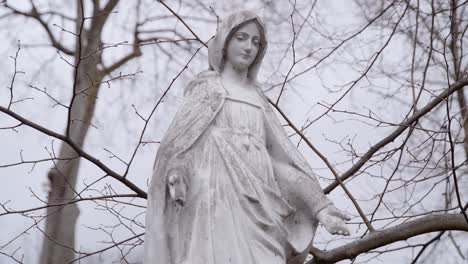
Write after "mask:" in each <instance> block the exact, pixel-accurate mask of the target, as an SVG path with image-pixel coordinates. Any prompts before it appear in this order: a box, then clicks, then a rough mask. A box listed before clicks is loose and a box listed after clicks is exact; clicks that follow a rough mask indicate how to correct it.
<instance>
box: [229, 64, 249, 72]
mask: <svg viewBox="0 0 468 264" xmlns="http://www.w3.org/2000/svg"><path fill="white" fill-rule="evenodd" d="M232 67H233V68H234V70H236V71H245V70H247V69H248V68H249V64H247V63H242V62H238V63H233V64H232Z"/></svg>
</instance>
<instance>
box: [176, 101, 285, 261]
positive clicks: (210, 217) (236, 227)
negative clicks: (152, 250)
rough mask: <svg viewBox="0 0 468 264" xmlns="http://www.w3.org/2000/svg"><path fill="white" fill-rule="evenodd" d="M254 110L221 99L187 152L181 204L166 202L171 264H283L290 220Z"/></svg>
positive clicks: (262, 121) (260, 115) (254, 106)
mask: <svg viewBox="0 0 468 264" xmlns="http://www.w3.org/2000/svg"><path fill="white" fill-rule="evenodd" d="M266 133H267V132H266V129H265V118H264V116H263V111H262V109H261V106H260V105H259V104H256V103H254V102H249V101H246V100H244V99H238V98H232V97H228V98H227V99H226V101H225V103H224V105H223V107H222V108H221V110H220V111H219V113H218V114H217V116H216V117H215V119H214V120H213V121H212V123H211V124H210V126H209V128H208V129H207V130H206V131H205V132H204V133H203V135H202V136H201V137H200V138H199V139H198V140H197V142H196V143H195V145H193V146H192V148H190V150H188V153H186V155H190V156H191V158H190V159H188V160H190V162H191V164H186V166H187V167H188V168H190V170H188V171H190V173H189V175H188V177H187V180H188V182H187V186H188V192H187V197H186V204H185V205H184V206H180V205H177V204H176V203H174V202H172V203H170V204H169V206H168V208H167V210H168V211H167V212H168V213H169V215H171V217H169V218H167V219H170V221H171V223H170V224H169V225H167V226H169V229H170V230H168V231H169V234H170V235H169V251H170V252H171V259H172V261H173V262H172V263H183V264H189V263H190V264H224V263H236V264H256V263H269V264H285V263H286V256H285V254H286V252H285V248H286V243H287V242H286V240H287V231H286V230H285V228H284V225H283V222H282V221H283V218H284V217H286V216H288V215H289V214H290V213H292V212H293V210H292V209H291V207H290V205H289V204H288V203H287V202H286V201H284V200H283V199H282V198H281V194H280V189H279V186H278V183H277V181H276V179H275V175H274V173H273V167H272V160H271V158H270V155H269V153H268V151H267V147H266V146H267V142H265V141H266V138H267V136H266Z"/></svg>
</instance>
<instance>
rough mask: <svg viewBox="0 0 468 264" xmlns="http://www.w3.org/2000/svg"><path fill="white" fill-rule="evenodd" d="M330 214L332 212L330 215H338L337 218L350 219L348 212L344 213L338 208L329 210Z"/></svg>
mask: <svg viewBox="0 0 468 264" xmlns="http://www.w3.org/2000/svg"><path fill="white" fill-rule="evenodd" d="M330 214H332V215H334V216H336V217H339V218H341V219H343V220H345V221H349V220H351V217H350V216H349V215H348V214H346V213H344V212H342V211H340V210H338V209H336V208H334V209H333V210H331V212H330Z"/></svg>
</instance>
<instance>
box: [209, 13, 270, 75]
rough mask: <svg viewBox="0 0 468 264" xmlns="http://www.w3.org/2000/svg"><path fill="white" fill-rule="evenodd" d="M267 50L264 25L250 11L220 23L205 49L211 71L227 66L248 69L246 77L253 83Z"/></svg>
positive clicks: (234, 15) (233, 15)
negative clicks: (206, 49)
mask: <svg viewBox="0 0 468 264" xmlns="http://www.w3.org/2000/svg"><path fill="white" fill-rule="evenodd" d="M266 48H267V42H266V36H265V26H264V25H263V22H262V21H261V19H260V18H259V17H258V16H257V15H256V14H254V13H252V12H250V11H241V12H237V13H234V14H231V15H230V16H228V17H227V18H226V19H224V20H222V22H221V25H220V26H219V28H218V31H217V32H216V36H215V38H214V39H213V40H212V41H211V42H210V45H209V47H208V59H209V63H210V69H211V70H214V71H217V72H219V73H221V72H222V71H223V68H224V65H226V63H231V64H232V66H234V67H237V68H240V69H242V68H248V74H247V77H248V78H249V79H250V80H251V81H255V80H256V78H257V74H258V71H259V69H260V65H261V62H262V59H263V57H264V55H265V51H266Z"/></svg>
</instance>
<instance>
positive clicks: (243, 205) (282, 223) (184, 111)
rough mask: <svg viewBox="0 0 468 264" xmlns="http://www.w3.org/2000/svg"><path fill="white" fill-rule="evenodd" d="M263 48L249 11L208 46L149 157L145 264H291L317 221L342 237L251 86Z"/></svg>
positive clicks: (340, 225) (333, 213) (334, 213)
mask: <svg viewBox="0 0 468 264" xmlns="http://www.w3.org/2000/svg"><path fill="white" fill-rule="evenodd" d="M266 48H267V42H266V36H265V27H264V25H263V23H262V21H261V20H260V18H259V17H257V16H256V15H255V14H254V13H252V12H248V11H242V12H238V13H235V14H233V15H231V16H229V17H227V18H226V19H225V20H224V21H223V22H222V24H221V25H220V27H219V29H218V32H217V34H216V36H215V38H214V39H213V40H212V41H211V43H210V46H209V49H208V57H209V64H210V69H209V70H208V71H204V72H202V73H200V74H198V75H197V76H196V77H195V78H194V79H193V80H192V81H191V82H190V83H189V84H188V85H187V87H186V90H185V99H184V103H183V104H182V106H181V107H180V109H179V111H178V112H177V114H176V116H175V118H174V120H173V121H172V123H171V125H170V127H169V129H168V131H167V132H166V135H165V137H164V139H163V140H162V142H161V146H160V148H159V151H158V154H157V156H156V163H155V167H154V174H153V177H152V180H151V184H150V188H149V197H148V211H147V216H146V236H145V260H144V261H145V262H144V263H145V264H153V263H155V264H156V263H157V264H159V263H163V264H225V263H234V264H258V263H268V264H286V263H287V264H293V263H297V264H300V263H303V262H304V260H305V258H306V256H307V253H308V252H309V250H310V247H311V245H312V239H313V237H314V234H315V230H316V228H317V224H318V222H321V223H322V224H323V225H324V226H325V228H326V229H327V230H328V231H329V232H330V233H332V234H342V235H348V234H349V232H348V230H347V228H346V225H345V222H344V220H347V216H346V215H344V214H343V213H342V212H340V211H339V210H338V209H336V208H335V207H334V206H333V204H332V202H331V201H330V200H328V199H327V198H326V197H325V195H324V194H323V192H322V189H321V188H320V185H319V183H318V181H317V179H316V178H315V176H314V173H313V172H312V170H311V168H310V166H309V165H308V164H307V162H306V161H305V159H304V158H303V156H302V155H301V153H300V152H299V151H298V150H297V148H296V147H295V146H294V145H293V144H292V143H291V142H290V140H289V138H288V137H287V135H286V132H285V131H284V129H283V127H282V126H281V124H280V122H279V120H278V118H277V117H276V115H275V113H274V112H273V110H272V108H271V107H270V105H269V104H268V101H267V100H266V98H265V96H264V95H263V93H262V91H261V89H260V88H259V86H258V84H257V83H256V77H257V72H258V70H259V68H260V65H261V62H262V59H263V56H264V54H265V50H266Z"/></svg>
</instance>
